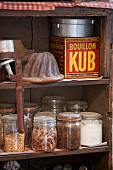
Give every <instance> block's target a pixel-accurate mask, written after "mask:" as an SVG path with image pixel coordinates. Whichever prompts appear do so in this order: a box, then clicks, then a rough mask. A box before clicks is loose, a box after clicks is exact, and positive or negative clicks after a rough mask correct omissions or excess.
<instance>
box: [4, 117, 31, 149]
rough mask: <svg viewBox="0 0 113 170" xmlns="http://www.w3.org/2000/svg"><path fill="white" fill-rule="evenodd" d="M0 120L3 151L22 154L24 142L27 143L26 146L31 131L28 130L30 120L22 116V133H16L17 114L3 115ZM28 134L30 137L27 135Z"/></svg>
mask: <svg viewBox="0 0 113 170" xmlns="http://www.w3.org/2000/svg"><path fill="white" fill-rule="evenodd" d="M1 119H2V122H3V136H4V151H5V152H23V151H24V146H25V144H26V143H25V142H26V141H27V145H28V140H29V141H30V139H29V136H30V135H31V132H30V130H32V129H30V128H29V126H30V124H31V121H30V119H29V118H28V117H26V116H24V121H25V122H24V124H25V132H23V133H19V132H18V125H17V114H10V115H4V116H2V118H1ZM28 122H29V123H28ZM28 125H29V126H28ZM29 133H30V135H28V134H29ZM26 138H27V139H26Z"/></svg>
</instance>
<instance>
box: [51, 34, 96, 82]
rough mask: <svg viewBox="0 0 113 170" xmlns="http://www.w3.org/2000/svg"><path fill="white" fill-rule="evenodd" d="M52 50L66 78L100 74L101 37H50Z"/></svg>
mask: <svg viewBox="0 0 113 170" xmlns="http://www.w3.org/2000/svg"><path fill="white" fill-rule="evenodd" d="M50 51H51V53H52V54H53V55H54V56H55V58H56V60H57V63H58V66H59V70H60V72H61V73H62V74H64V77H65V78H71V79H72V78H88V77H90V78H93V77H98V75H99V38H98V37H87V38H63V37H55V36H51V37H50Z"/></svg>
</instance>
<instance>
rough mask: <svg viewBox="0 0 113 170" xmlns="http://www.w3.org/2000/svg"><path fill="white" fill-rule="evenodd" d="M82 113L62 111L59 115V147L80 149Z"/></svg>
mask: <svg viewBox="0 0 113 170" xmlns="http://www.w3.org/2000/svg"><path fill="white" fill-rule="evenodd" d="M81 118H82V116H81V114H75V113H73V112H62V113H58V115H57V147H58V148H61V149H70V150H71V149H78V148H79V147H80V129H81Z"/></svg>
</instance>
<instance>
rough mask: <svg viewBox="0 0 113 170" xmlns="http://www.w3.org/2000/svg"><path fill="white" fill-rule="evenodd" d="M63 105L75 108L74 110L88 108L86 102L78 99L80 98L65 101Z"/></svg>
mask: <svg viewBox="0 0 113 170" xmlns="http://www.w3.org/2000/svg"><path fill="white" fill-rule="evenodd" d="M65 106H66V108H71V109H75V110H78V109H86V108H88V104H87V102H86V101H80V100H75V101H66V103H65Z"/></svg>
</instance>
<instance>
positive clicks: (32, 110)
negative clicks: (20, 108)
mask: <svg viewBox="0 0 113 170" xmlns="http://www.w3.org/2000/svg"><path fill="white" fill-rule="evenodd" d="M39 111H40V107H39V105H38V104H37V103H31V102H25V103H24V115H26V116H27V117H29V118H30V119H31V120H33V118H34V115H35V114H36V113H37V112H39Z"/></svg>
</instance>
